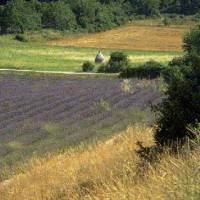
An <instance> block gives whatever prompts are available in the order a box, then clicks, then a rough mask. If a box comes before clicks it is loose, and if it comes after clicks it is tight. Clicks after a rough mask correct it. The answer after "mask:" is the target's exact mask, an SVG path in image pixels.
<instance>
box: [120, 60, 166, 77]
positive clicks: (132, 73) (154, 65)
mask: <svg viewBox="0 0 200 200" xmlns="http://www.w3.org/2000/svg"><path fill="white" fill-rule="evenodd" d="M164 69H165V67H164V66H163V65H162V64H160V63H159V62H156V61H148V62H146V63H144V64H143V65H139V66H137V67H127V68H124V69H123V71H122V72H121V73H120V77H122V78H132V77H135V78H139V79H155V78H157V77H160V76H161V74H162V72H163V70H164Z"/></svg>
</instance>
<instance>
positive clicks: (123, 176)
mask: <svg viewBox="0 0 200 200" xmlns="http://www.w3.org/2000/svg"><path fill="white" fill-rule="evenodd" d="M138 141H140V142H142V143H143V145H144V146H145V147H147V148H154V140H153V130H152V129H151V128H145V127H139V126H135V127H129V128H128V129H127V130H126V131H124V132H121V133H119V134H117V135H115V136H113V137H112V138H110V139H108V140H105V141H103V142H102V141H101V142H98V143H97V144H92V145H81V146H79V147H78V148H72V149H70V150H67V151H66V152H65V153H63V154H60V155H56V156H49V157H47V158H43V159H35V160H33V161H32V162H31V164H30V165H29V166H26V165H24V166H22V167H21V170H20V171H19V173H18V174H17V175H15V176H13V177H12V178H10V179H9V180H6V181H3V182H0V196H1V200H13V199H15V200H36V199H37V200H44V199H46V200H53V199H55V200H58V199H59V200H66V199H70V200H80V199H81V200H107V199H110V200H128V199H130V200H134V199H140V200H172V199H174V200H175V199H176V200H177V199H184V200H186V199H187V200H189V199H190V200H199V197H200V193H199V191H200V176H199V172H200V168H199V163H200V157H199V153H200V149H199V148H197V149H196V150H193V151H191V150H190V149H189V148H188V147H187V148H186V149H185V151H184V153H181V152H180V153H179V154H178V155H176V156H175V155H173V154H170V153H169V152H168V151H167V150H166V152H164V153H163V154H161V155H157V158H155V157H154V158H153V160H154V161H151V162H148V161H147V160H142V159H141V158H140V157H139V156H138V154H137V153H136V151H137V150H138V145H137V142H138ZM155 155H156V154H155Z"/></svg>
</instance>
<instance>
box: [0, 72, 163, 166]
mask: <svg viewBox="0 0 200 200" xmlns="http://www.w3.org/2000/svg"><path fill="white" fill-rule="evenodd" d="M161 85H162V83H161V81H160V80H152V81H147V80H146V81H139V80H132V81H123V80H120V79H106V78H98V79H94V78H93V79H92V78H89V79H83V78H69V77H68V78H64V77H56V76H44V75H43V76H25V75H16V74H0V166H12V165H13V164H14V163H16V162H18V161H22V160H24V159H26V158H29V157H31V156H33V155H43V154H45V153H47V152H57V151H61V150H63V149H65V148H67V147H69V146H71V145H75V144H79V143H80V142H84V141H92V140H95V138H100V137H106V136H108V135H110V134H112V133H113V132H116V131H118V130H121V129H122V128H125V127H126V126H127V125H129V124H131V123H136V122H140V123H149V122H150V121H151V120H152V116H151V112H150V105H151V104H156V103H158V102H159V101H160V100H161V97H162V92H161Z"/></svg>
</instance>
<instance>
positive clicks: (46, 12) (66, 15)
mask: <svg viewBox="0 0 200 200" xmlns="http://www.w3.org/2000/svg"><path fill="white" fill-rule="evenodd" d="M42 23H43V26H44V27H46V28H54V29H58V30H73V29H74V28H75V27H76V18H75V15H74V13H73V12H72V10H71V9H70V6H69V5H68V4H66V3H64V2H63V1H60V0H59V1H56V2H53V3H49V4H46V6H43V15H42Z"/></svg>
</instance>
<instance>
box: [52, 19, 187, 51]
mask: <svg viewBox="0 0 200 200" xmlns="http://www.w3.org/2000/svg"><path fill="white" fill-rule="evenodd" d="M188 30H189V26H163V25H159V24H153V25H151V24H147V23H146V24H130V25H126V26H123V27H120V28H116V29H113V30H110V31H106V32H102V33H94V34H88V35H84V36H82V37H74V38H73V37H72V38H67V39H61V40H57V41H55V42H52V44H55V45H62V46H73V47H74V46H76V47H92V48H103V49H129V50H142V51H165V52H166V51H168V52H169V51H182V44H183V43H182V41H183V37H184V35H185V33H186V32H187V31H188Z"/></svg>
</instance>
